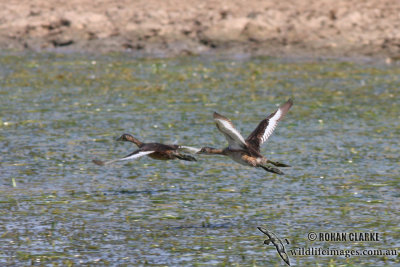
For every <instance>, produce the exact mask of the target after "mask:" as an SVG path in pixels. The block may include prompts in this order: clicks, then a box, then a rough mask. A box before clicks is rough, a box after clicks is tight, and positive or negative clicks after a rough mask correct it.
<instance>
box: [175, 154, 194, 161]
mask: <svg viewBox="0 0 400 267" xmlns="http://www.w3.org/2000/svg"><path fill="white" fill-rule="evenodd" d="M175 157H176V158H177V159H180V160H186V161H197V159H196V158H195V157H192V156H189V155H185V154H178V155H175Z"/></svg>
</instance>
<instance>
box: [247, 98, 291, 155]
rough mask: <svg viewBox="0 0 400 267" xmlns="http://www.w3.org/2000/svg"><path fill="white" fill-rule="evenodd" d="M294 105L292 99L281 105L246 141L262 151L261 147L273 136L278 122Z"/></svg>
mask: <svg viewBox="0 0 400 267" xmlns="http://www.w3.org/2000/svg"><path fill="white" fill-rule="evenodd" d="M292 105H293V101H292V99H289V100H288V101H287V102H286V103H285V104H283V105H281V106H280V107H279V108H278V109H277V110H276V111H275V112H274V113H272V114H270V115H269V116H268V117H267V118H265V119H264V120H262V121H261V122H260V123H259V124H258V126H257V128H256V129H254V131H253V132H252V133H251V134H250V135H249V137H247V139H246V141H247V142H248V143H250V144H251V145H252V146H253V147H255V148H256V149H257V150H258V151H260V146H261V145H262V144H263V143H264V142H265V141H267V140H268V138H269V137H270V136H271V135H272V133H273V132H274V130H275V128H276V126H277V125H278V122H279V121H280V120H281V119H282V118H283V117H284V116H285V115H286V113H287V112H288V111H289V109H290V108H291V107H292Z"/></svg>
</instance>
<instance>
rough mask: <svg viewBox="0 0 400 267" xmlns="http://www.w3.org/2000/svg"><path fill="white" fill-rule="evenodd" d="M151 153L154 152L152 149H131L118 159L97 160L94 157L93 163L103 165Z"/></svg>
mask: <svg viewBox="0 0 400 267" xmlns="http://www.w3.org/2000/svg"><path fill="white" fill-rule="evenodd" d="M151 153H154V151H141V150H139V149H138V150H136V151H133V152H132V153H131V154H129V155H126V156H125V157H123V158H120V159H114V160H110V161H101V160H98V159H94V160H93V163H95V164H97V165H100V166H104V165H107V164H110V163H113V162H116V161H122V160H129V159H137V158H140V157H143V156H146V155H148V154H151Z"/></svg>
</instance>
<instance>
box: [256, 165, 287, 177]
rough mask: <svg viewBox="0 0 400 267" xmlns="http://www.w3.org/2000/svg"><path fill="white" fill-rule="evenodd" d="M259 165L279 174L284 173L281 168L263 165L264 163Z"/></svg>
mask: <svg viewBox="0 0 400 267" xmlns="http://www.w3.org/2000/svg"><path fill="white" fill-rule="evenodd" d="M259 167H261V168H263V169H264V170H266V171H267V172H272V173H276V174H279V175H283V174H284V173H283V172H282V171H281V170H279V169H278V168H275V167H269V166H263V165H260V166H259Z"/></svg>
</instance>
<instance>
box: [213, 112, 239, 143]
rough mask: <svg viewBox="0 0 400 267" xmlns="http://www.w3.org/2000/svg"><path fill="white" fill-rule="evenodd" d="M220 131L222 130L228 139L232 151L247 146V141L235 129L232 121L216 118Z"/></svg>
mask: <svg viewBox="0 0 400 267" xmlns="http://www.w3.org/2000/svg"><path fill="white" fill-rule="evenodd" d="M214 120H215V122H216V124H217V128H218V130H220V131H221V132H222V133H223V134H224V135H225V137H226V139H227V140H228V143H229V147H230V148H232V149H241V148H243V146H246V141H245V140H244V138H243V136H242V135H241V134H240V133H239V131H238V130H236V129H235V127H233V125H232V123H231V122H230V121H227V120H224V119H222V118H214Z"/></svg>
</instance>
